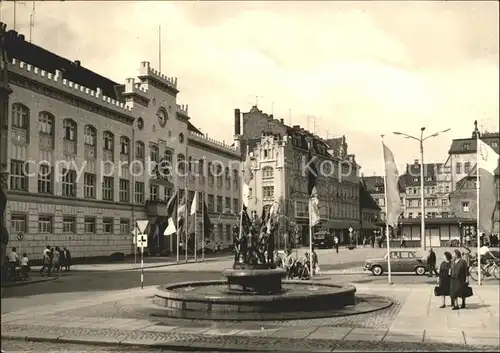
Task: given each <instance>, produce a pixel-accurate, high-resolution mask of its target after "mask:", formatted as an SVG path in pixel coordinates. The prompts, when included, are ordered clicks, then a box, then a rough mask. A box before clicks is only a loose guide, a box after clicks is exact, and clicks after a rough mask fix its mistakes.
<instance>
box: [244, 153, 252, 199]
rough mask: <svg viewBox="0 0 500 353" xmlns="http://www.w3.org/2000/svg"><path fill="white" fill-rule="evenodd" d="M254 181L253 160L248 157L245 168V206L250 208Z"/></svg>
mask: <svg viewBox="0 0 500 353" xmlns="http://www.w3.org/2000/svg"><path fill="white" fill-rule="evenodd" d="M252 179H253V171H252V160H251V159H250V156H248V155H247V158H246V160H245V164H244V166H243V200H242V201H243V205H244V206H245V207H248V201H249V200H250V182H251V181H252Z"/></svg>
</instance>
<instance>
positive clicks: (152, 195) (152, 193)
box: [149, 185, 158, 200]
mask: <svg viewBox="0 0 500 353" xmlns="http://www.w3.org/2000/svg"><path fill="white" fill-rule="evenodd" d="M149 199H150V200H158V185H149Z"/></svg>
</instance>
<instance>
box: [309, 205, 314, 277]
mask: <svg viewBox="0 0 500 353" xmlns="http://www.w3.org/2000/svg"><path fill="white" fill-rule="evenodd" d="M311 206H312V197H311V196H309V272H310V276H311V279H312V278H313V276H314V274H313V250H312V246H313V231H312V207H311Z"/></svg>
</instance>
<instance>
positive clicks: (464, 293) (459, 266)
mask: <svg viewBox="0 0 500 353" xmlns="http://www.w3.org/2000/svg"><path fill="white" fill-rule="evenodd" d="M450 276H451V283H450V297H451V303H452V306H453V308H452V310H458V309H459V307H458V298H459V297H460V298H462V305H461V306H460V308H462V309H465V298H467V297H470V296H471V295H472V293H470V292H471V288H470V287H469V268H468V266H467V263H466V262H465V261H464V260H463V259H462V253H461V252H460V250H455V258H454V259H453V261H452V262H451V271H450Z"/></svg>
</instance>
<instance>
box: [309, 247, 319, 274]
mask: <svg viewBox="0 0 500 353" xmlns="http://www.w3.org/2000/svg"><path fill="white" fill-rule="evenodd" d="M311 249H312V253H311V261H312V268H313V274H316V273H318V272H319V260H318V254H317V253H316V250H315V249H314V246H312V248H311Z"/></svg>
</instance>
